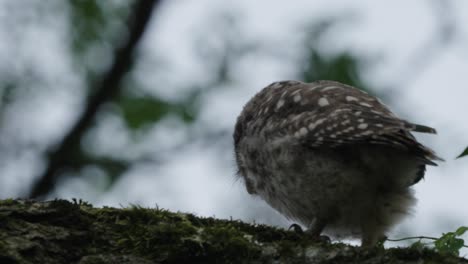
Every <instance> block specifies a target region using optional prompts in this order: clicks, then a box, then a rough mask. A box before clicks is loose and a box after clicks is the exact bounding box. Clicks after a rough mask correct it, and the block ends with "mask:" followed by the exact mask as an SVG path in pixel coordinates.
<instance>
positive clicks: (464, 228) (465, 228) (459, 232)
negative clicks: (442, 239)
mask: <svg viewBox="0 0 468 264" xmlns="http://www.w3.org/2000/svg"><path fill="white" fill-rule="evenodd" d="M466 231H468V226H460V227H459V228H458V229H457V231H455V235H457V236H462V235H463V234H465V232H466Z"/></svg>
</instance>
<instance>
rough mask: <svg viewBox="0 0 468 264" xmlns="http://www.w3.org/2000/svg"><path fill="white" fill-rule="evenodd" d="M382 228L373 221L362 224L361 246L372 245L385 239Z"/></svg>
mask: <svg viewBox="0 0 468 264" xmlns="http://www.w3.org/2000/svg"><path fill="white" fill-rule="evenodd" d="M385 238H386V236H385V231H384V228H383V227H382V226H381V225H379V224H378V223H377V221H375V222H372V223H371V222H367V223H366V224H365V225H363V226H362V239H361V247H367V248H369V247H374V246H375V245H377V243H378V242H379V241H383V240H385Z"/></svg>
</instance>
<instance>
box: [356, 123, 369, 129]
mask: <svg viewBox="0 0 468 264" xmlns="http://www.w3.org/2000/svg"><path fill="white" fill-rule="evenodd" d="M367 127H368V125H367V124H366V123H362V124H359V126H358V128H359V129H366V128H367Z"/></svg>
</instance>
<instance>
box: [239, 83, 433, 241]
mask: <svg viewBox="0 0 468 264" xmlns="http://www.w3.org/2000/svg"><path fill="white" fill-rule="evenodd" d="M411 131H415V132H422V133H433V134H435V133H436V131H435V130H434V129H433V128H430V127H427V126H423V125H417V124H413V123H410V122H408V121H406V120H403V119H400V118H398V117H397V116H396V115H395V114H393V113H392V112H391V111H390V110H389V109H388V108H387V106H385V105H384V104H383V103H382V102H381V101H380V100H379V99H377V98H375V97H373V96H371V95H368V94H367V93H365V92H363V91H361V90H359V89H356V88H354V87H352V86H349V85H345V84H342V83H339V82H334V81H316V82H313V83H303V82H299V81H281V82H275V83H272V84H271V85H269V86H267V87H266V88H264V89H263V90H262V91H260V92H259V93H258V94H257V95H255V96H254V97H253V98H252V99H251V100H250V101H249V102H248V103H247V104H246V105H245V107H244V109H243V111H242V113H241V114H240V116H239V117H238V119H237V123H236V126H235V132H234V145H235V155H236V162H237V167H238V174H239V175H240V177H241V178H243V180H244V182H245V186H246V188H247V191H248V192H249V193H250V194H254V195H258V196H260V197H261V198H263V199H264V200H265V201H266V202H267V203H268V204H269V205H270V206H272V207H273V208H275V209H276V210H278V211H279V212H280V213H281V214H283V215H284V216H286V217H288V218H289V219H292V220H295V221H298V222H300V223H302V224H303V225H305V226H306V227H307V228H308V232H309V233H310V234H311V235H312V236H314V237H317V238H318V237H319V236H320V234H321V233H322V231H324V230H325V231H326V232H327V233H328V234H332V235H335V236H338V237H360V238H361V241H362V245H363V246H372V245H375V244H376V243H377V242H378V241H379V240H380V239H382V238H384V237H385V233H386V232H387V231H388V230H389V228H390V227H392V226H393V225H395V224H396V223H397V222H398V221H399V220H400V219H401V218H402V217H403V216H405V215H406V214H408V212H409V210H410V208H411V207H412V206H413V205H414V204H415V197H414V194H413V191H412V189H411V186H412V185H414V184H416V183H417V182H419V181H420V180H421V179H422V178H423V177H424V172H425V168H426V165H436V164H435V163H434V161H435V160H441V159H440V158H439V157H437V156H436V155H435V154H434V152H433V151H432V150H430V149H429V148H427V147H425V146H423V145H422V144H420V143H418V141H416V139H415V138H414V136H413V135H412V134H411V133H410V132H411Z"/></svg>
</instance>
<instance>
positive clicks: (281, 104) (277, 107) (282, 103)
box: [276, 99, 284, 109]
mask: <svg viewBox="0 0 468 264" xmlns="http://www.w3.org/2000/svg"><path fill="white" fill-rule="evenodd" d="M283 105H284V100H283V99H280V100H279V101H278V103H277V104H276V109H280V108H281V107H282V106H283Z"/></svg>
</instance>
